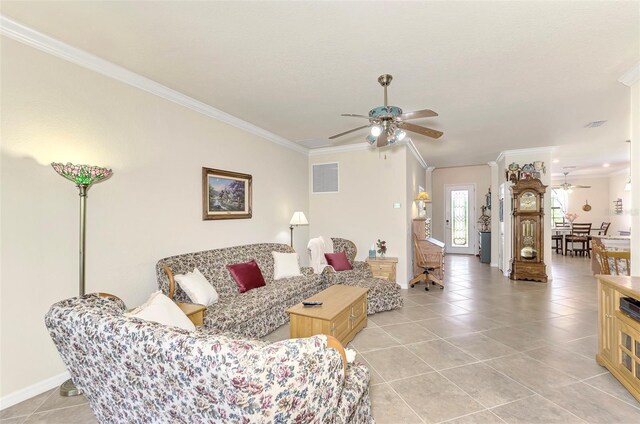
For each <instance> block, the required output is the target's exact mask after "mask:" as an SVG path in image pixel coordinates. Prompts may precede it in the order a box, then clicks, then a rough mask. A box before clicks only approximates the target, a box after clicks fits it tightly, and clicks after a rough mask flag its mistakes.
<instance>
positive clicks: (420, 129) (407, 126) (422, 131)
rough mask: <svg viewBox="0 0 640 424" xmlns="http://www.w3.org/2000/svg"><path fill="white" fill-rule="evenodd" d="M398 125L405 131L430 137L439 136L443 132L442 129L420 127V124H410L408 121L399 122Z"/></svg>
mask: <svg viewBox="0 0 640 424" xmlns="http://www.w3.org/2000/svg"><path fill="white" fill-rule="evenodd" d="M398 126H399V127H400V128H404V129H405V130H407V131H411V132H414V133H418V134H422V135H426V136H427V137H431V138H440V137H441V136H442V134H444V133H443V132H442V131H437V130H432V129H431V128H426V127H421V126H420V125H415V124H410V123H408V122H399V123H398Z"/></svg>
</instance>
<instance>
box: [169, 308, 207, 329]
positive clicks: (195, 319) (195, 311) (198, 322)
mask: <svg viewBox="0 0 640 424" xmlns="http://www.w3.org/2000/svg"><path fill="white" fill-rule="evenodd" d="M176 305H178V307H179V308H180V309H181V310H182V312H184V314H185V315H186V316H187V317H188V318H189V319H190V320H191V322H192V323H193V325H195V326H196V327H201V326H202V323H203V321H204V313H205V311H206V310H207V308H206V307H205V306H204V305H198V304H197V303H186V302H176Z"/></svg>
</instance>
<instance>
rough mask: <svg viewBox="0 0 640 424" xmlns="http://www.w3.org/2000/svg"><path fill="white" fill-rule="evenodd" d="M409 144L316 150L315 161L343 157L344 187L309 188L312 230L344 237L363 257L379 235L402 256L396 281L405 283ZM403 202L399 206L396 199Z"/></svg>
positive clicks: (312, 234) (391, 253)
mask: <svg viewBox="0 0 640 424" xmlns="http://www.w3.org/2000/svg"><path fill="white" fill-rule="evenodd" d="M405 150H406V146H404V145H396V146H392V147H389V148H385V149H373V148H372V149H367V150H356V151H347V152H339V153H325V154H318V153H315V154H313V155H312V156H310V157H309V172H311V165H312V164H314V163H327V162H339V164H340V165H339V178H340V192H339V193H329V194H313V193H312V192H311V189H310V190H309V214H310V215H309V235H310V237H316V236H319V235H322V236H326V237H342V238H346V239H349V240H351V241H353V242H354V243H355V244H356V247H357V248H358V255H357V259H358V260H364V259H365V258H366V257H367V255H368V252H369V247H371V245H372V244H374V243H375V242H376V240H378V239H381V240H386V242H387V249H388V250H387V256H392V257H398V265H397V275H396V280H397V282H398V283H399V284H400V285H402V286H403V287H406V286H407V282H408V278H407V276H408V274H407V269H408V265H407V261H408V259H409V258H410V251H409V252H407V242H406V238H407V233H406V232H407V216H408V212H407V208H411V209H412V208H413V207H414V205H413V202H411V204H408V203H409V202H408V196H407V177H406V176H407V170H406V168H407V153H406V152H405ZM394 203H400V206H401V207H400V208H399V209H394V208H393V204H394Z"/></svg>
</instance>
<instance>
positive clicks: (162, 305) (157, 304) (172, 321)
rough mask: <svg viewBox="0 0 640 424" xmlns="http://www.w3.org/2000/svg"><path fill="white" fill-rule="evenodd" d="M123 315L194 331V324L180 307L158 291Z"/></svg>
mask: <svg viewBox="0 0 640 424" xmlns="http://www.w3.org/2000/svg"><path fill="white" fill-rule="evenodd" d="M125 315H128V316H130V317H136V318H140V319H143V320H145V321H153V322H157V323H160V324H163V325H170V326H173V327H178V328H182V329H184V330H187V331H195V329H196V326H195V325H193V323H192V322H191V320H190V319H189V317H187V316H186V315H185V314H184V312H182V309H180V308H179V307H178V305H176V304H175V303H174V302H173V301H172V300H171V299H169V298H168V297H167V296H165V295H164V294H162V292H160V291H157V292H155V293H153V294H152V295H151V297H149V300H147V301H146V302H145V303H144V304H142V305H140V306H138V307H137V308H135V309H134V310H133V311H131V312H129V313H127V314H125Z"/></svg>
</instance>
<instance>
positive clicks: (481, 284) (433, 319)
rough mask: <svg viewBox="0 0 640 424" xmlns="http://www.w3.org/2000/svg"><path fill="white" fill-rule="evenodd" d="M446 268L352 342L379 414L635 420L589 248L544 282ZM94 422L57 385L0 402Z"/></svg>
mask: <svg viewBox="0 0 640 424" xmlns="http://www.w3.org/2000/svg"><path fill="white" fill-rule="evenodd" d="M447 270H448V275H447V285H446V288H445V289H444V290H439V289H437V288H435V287H434V288H432V289H431V291H429V292H425V291H424V289H423V288H422V287H423V286H418V287H416V288H413V289H410V290H404V291H403V296H404V298H405V306H404V308H402V309H399V310H395V311H390V312H384V313H380V314H376V315H373V316H370V317H369V325H368V327H367V328H366V329H364V330H363V331H362V332H360V333H359V334H358V335H357V336H356V338H355V339H354V340H353V342H352V343H351V344H350V347H352V348H354V349H356V350H357V352H358V360H360V361H363V362H365V363H367V364H368V365H369V367H370V369H371V375H372V380H371V396H372V403H373V414H374V418H375V419H376V422H377V423H380V424H383V423H393V424H398V423H439V422H447V423H456V424H462V423H505V422H506V423H556V422H557V423H560V422H561V423H563V424H568V423H585V422H588V423H603V424H609V423H619V424H626V423H640V403H639V402H638V401H636V400H635V399H634V398H633V397H632V396H631V395H630V394H629V393H628V392H627V391H626V390H625V389H624V387H622V386H621V385H620V384H619V383H618V382H617V381H616V380H615V379H614V378H613V377H612V376H611V375H610V374H609V373H608V372H607V371H606V370H605V369H604V368H602V367H600V366H599V365H597V364H596V362H595V360H594V356H595V353H596V343H597V338H596V334H597V323H596V310H597V305H596V301H597V293H596V288H595V287H596V285H595V280H594V278H593V276H592V275H591V273H590V266H589V262H588V260H587V259H585V258H574V257H562V256H558V255H554V263H553V273H554V280H553V281H552V282H551V283H549V284H546V285H545V284H538V283H526V282H512V281H510V280H509V279H507V278H505V277H503V276H502V275H500V273H499V271H498V270H497V269H495V268H490V267H489V266H487V265H482V264H480V263H479V262H478V260H477V258H475V257H469V256H455V255H449V256H448V257H447ZM288 334H289V328H288V325H284V326H282V327H280V328H279V329H278V330H276V331H275V332H273V333H272V334H270V335H268V336H267V337H266V339H268V340H272V341H276V340H281V339H283V338H286V337H287V336H288ZM95 422H96V420H95V418H94V417H93V415H92V414H91V411H90V409H89V407H88V405H87V403H86V400H85V399H84V397H82V396H80V397H76V398H61V397H60V396H59V395H58V393H57V389H56V390H52V391H49V392H47V393H43V394H41V395H39V396H36V397H34V398H32V399H29V400H27V401H24V402H22V403H20V404H18V405H15V406H13V407H11V408H8V409H5V410H4V411H0V423H2V424H8V423H11V424H27V423H28V424H32V423H65V424H73V423H83V424H84V423H95Z"/></svg>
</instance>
